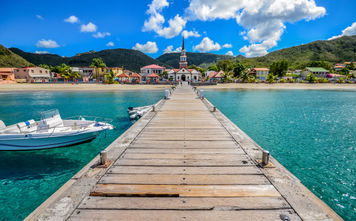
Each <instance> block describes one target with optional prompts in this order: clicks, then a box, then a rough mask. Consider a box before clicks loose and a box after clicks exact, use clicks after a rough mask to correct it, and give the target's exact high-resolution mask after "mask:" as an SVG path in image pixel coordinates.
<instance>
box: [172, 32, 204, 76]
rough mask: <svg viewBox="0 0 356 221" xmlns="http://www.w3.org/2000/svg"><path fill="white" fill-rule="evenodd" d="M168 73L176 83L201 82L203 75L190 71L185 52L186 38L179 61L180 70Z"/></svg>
mask: <svg viewBox="0 0 356 221" xmlns="http://www.w3.org/2000/svg"><path fill="white" fill-rule="evenodd" d="M167 71H168V79H169V80H174V81H191V82H198V81H201V76H202V75H201V73H200V72H199V71H197V70H195V69H188V62H187V55H186V52H185V46H184V38H183V45H182V51H181V55H180V59H179V69H171V70H167Z"/></svg>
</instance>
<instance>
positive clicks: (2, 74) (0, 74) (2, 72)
mask: <svg viewBox="0 0 356 221" xmlns="http://www.w3.org/2000/svg"><path fill="white" fill-rule="evenodd" d="M8 83H16V81H15V68H0V84H8Z"/></svg>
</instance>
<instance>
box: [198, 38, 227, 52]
mask: <svg viewBox="0 0 356 221" xmlns="http://www.w3.org/2000/svg"><path fill="white" fill-rule="evenodd" d="M193 49H194V51H200V52H208V51H219V50H220V49H221V46H220V44H219V43H217V42H216V43H214V41H213V40H211V39H210V38H208V37H205V38H203V40H202V41H201V42H200V44H198V45H196V46H194V47H193Z"/></svg>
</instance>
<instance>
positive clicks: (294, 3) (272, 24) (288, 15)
mask: <svg viewBox="0 0 356 221" xmlns="http://www.w3.org/2000/svg"><path fill="white" fill-rule="evenodd" d="M325 13H326V10H325V8H323V7H319V6H317V5H316V3H315V1H314V0H229V1H226V0H191V1H190V4H189V7H188V8H187V9H186V10H185V14H186V17H187V18H188V19H189V20H202V21H208V20H209V21H212V20H215V19H236V22H237V23H238V24H239V25H241V26H242V27H244V28H245V29H246V30H247V31H246V32H241V33H240V35H243V36H244V37H243V38H244V39H245V40H249V41H250V45H249V46H244V47H243V48H242V49H241V50H240V51H244V53H246V55H247V54H249V55H250V56H256V55H263V54H266V53H268V52H267V50H269V49H270V48H272V47H274V46H276V45H277V41H278V40H279V39H280V37H281V35H282V34H283V32H284V29H285V28H286V26H285V23H286V22H290V23H293V22H296V21H300V20H306V21H309V20H313V19H316V18H319V17H321V16H324V15H325ZM245 34H246V35H245ZM271 39H272V40H271ZM254 52H256V53H257V54H255V53H254Z"/></svg>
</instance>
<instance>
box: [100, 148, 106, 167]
mask: <svg viewBox="0 0 356 221" xmlns="http://www.w3.org/2000/svg"><path fill="white" fill-rule="evenodd" d="M107 161H108V151H106V150H102V151H100V163H101V165H105V164H106V162H107Z"/></svg>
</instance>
